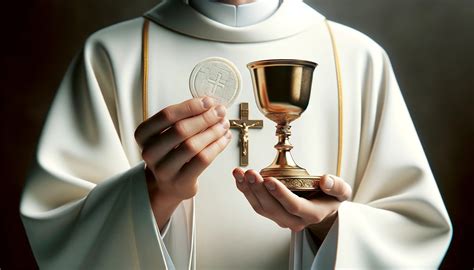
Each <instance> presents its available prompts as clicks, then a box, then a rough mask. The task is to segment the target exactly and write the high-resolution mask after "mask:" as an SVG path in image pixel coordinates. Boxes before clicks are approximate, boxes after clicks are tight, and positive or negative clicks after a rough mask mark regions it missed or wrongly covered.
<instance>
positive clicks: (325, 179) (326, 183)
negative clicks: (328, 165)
mask: <svg viewBox="0 0 474 270" xmlns="http://www.w3.org/2000/svg"><path fill="white" fill-rule="evenodd" d="M320 187H321V189H323V190H327V191H328V190H331V189H332V188H333V187H334V178H333V177H332V176H331V175H329V174H325V175H323V176H322V177H321V180H320Z"/></svg>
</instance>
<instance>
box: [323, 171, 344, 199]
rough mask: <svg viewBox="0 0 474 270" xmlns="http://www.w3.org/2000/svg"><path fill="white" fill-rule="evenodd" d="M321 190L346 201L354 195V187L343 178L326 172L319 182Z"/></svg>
mask: <svg viewBox="0 0 474 270" xmlns="http://www.w3.org/2000/svg"><path fill="white" fill-rule="evenodd" d="M319 186H320V188H321V190H322V191H323V192H324V193H326V194H328V195H330V196H333V197H336V198H337V199H338V200H339V201H341V202H342V201H345V200H347V199H349V198H350V197H351V196H352V188H351V186H349V184H347V183H346V182H345V181H344V180H343V179H342V178H340V177H337V176H334V175H328V174H325V175H323V176H322V177H321V180H320V182H319Z"/></svg>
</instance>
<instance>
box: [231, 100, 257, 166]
mask: <svg viewBox="0 0 474 270" xmlns="http://www.w3.org/2000/svg"><path fill="white" fill-rule="evenodd" d="M239 114H240V119H236V120H229V122H230V128H238V129H239V131H240V134H239V135H240V136H239V144H240V166H247V165H248V164H249V128H252V129H256V128H258V129H260V128H263V120H249V104H248V103H246V102H244V103H240V112H239Z"/></svg>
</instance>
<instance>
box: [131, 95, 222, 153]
mask: <svg viewBox="0 0 474 270" xmlns="http://www.w3.org/2000/svg"><path fill="white" fill-rule="evenodd" d="M214 104H215V100H214V99H213V98H211V97H204V98H193V99H189V100H186V101H183V102H181V103H179V104H174V105H171V106H168V107H166V108H164V109H163V110H161V111H159V112H158V113H156V114H155V115H153V116H152V117H150V118H149V119H147V120H145V121H144V122H143V123H141V124H140V125H139V126H138V127H137V129H136V130H135V140H136V141H137V143H138V145H140V146H143V144H144V143H145V142H146V141H147V140H148V138H150V137H151V136H153V135H154V134H159V133H161V132H163V131H164V130H165V129H167V128H168V127H170V126H171V125H173V124H174V123H176V122H178V121H179V120H182V119H186V118H189V117H192V116H195V115H199V114H202V113H203V112H205V111H207V110H208V109H210V108H211V107H212V106H213V105H214Z"/></svg>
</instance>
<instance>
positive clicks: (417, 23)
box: [0, 0, 474, 269]
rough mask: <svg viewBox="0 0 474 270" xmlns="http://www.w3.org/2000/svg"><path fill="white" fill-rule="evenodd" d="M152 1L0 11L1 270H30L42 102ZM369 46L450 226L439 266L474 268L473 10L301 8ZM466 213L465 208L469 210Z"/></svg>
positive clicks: (339, 2)
mask: <svg viewBox="0 0 474 270" xmlns="http://www.w3.org/2000/svg"><path fill="white" fill-rule="evenodd" d="M156 2H157V1H152V0H135V1H133V2H132V1H129V0H128V1H127V0H102V1H96V0H82V1H80V0H69V1H60V0H45V1H31V0H30V1H16V2H15V1H10V2H8V4H7V3H2V6H3V8H2V15H1V16H0V17H1V19H2V24H1V25H2V26H3V30H2V32H1V35H2V37H3V38H2V41H1V44H2V57H1V59H2V65H1V67H2V69H1V70H2V72H1V82H2V91H1V99H0V100H1V107H0V108H1V111H0V112H1V117H2V132H1V140H0V141H1V157H2V159H3V162H1V166H2V170H1V174H2V175H1V178H0V179H1V181H2V183H1V196H0V198H1V201H0V210H1V212H0V214H1V223H0V239H1V242H0V246H1V253H0V268H1V269H33V268H35V267H36V266H35V262H34V259H33V256H32V253H31V251H30V249H29V246H28V242H27V239H26V237H25V233H24V230H23V227H22V225H21V222H20V219H19V215H18V203H19V196H20V191H21V188H22V185H23V181H24V178H25V174H26V172H27V169H28V167H29V165H30V163H31V159H32V157H33V153H34V148H35V145H36V142H37V138H38V135H39V133H40V130H41V126H42V124H43V121H44V118H45V116H46V112H47V110H48V107H49V104H50V102H51V100H52V98H53V96H54V93H55V90H56V88H57V86H58V84H59V82H60V80H61V78H62V76H63V75H64V72H65V70H66V68H67V65H68V64H69V62H70V61H71V59H72V57H73V56H74V54H75V53H76V52H77V51H78V50H80V48H81V46H82V44H83V42H84V40H85V38H86V37H87V36H88V35H90V34H91V33H92V32H94V31H96V30H98V29H100V28H102V27H105V26H107V25H110V24H113V23H116V22H119V21H122V20H125V19H129V18H133V17H136V16H140V15H141V14H142V13H143V12H144V11H146V10H148V9H149V8H151V7H152V6H153V5H155V4H156ZM306 2H307V3H309V4H310V5H312V6H313V7H315V8H316V9H318V10H319V11H321V12H322V13H323V14H326V16H327V17H328V18H330V19H332V20H335V21H338V22H341V23H343V24H346V25H349V26H352V27H353V28H356V29H358V30H360V31H362V32H364V33H366V34H368V35H369V36H371V37H372V38H373V39H374V40H376V41H377V42H378V43H379V44H381V45H382V46H383V47H384V48H385V49H386V51H387V52H388V54H389V55H390V57H391V60H392V63H393V66H394V69H395V72H396V74H397V78H398V81H399V83H400V86H401V89H402V91H403V94H404V96H405V99H406V102H407V104H408V107H409V109H410V111H411V114H412V117H413V120H414V122H415V125H416V127H417V129H418V132H419V135H420V138H421V141H422V143H423V146H424V148H425V151H426V154H427V155H428V159H429V161H430V163H431V166H432V169H433V171H434V174H435V176H436V177H437V181H438V185H439V187H440V189H441V193H442V195H443V197H444V199H445V202H446V205H447V207H448V211H449V213H450V216H451V219H452V221H453V224H454V230H455V233H454V238H453V243H452V245H451V248H450V250H449V252H448V254H447V256H446V258H445V260H444V262H443V267H444V268H448V267H449V268H459V267H461V266H462V267H463V268H472V267H473V266H474V263H473V260H472V258H471V257H470V255H471V254H470V253H471V252H470V251H469V250H472V243H473V242H474V237H473V232H472V229H473V218H472V217H471V216H470V215H469V213H468V209H469V208H472V206H473V202H474V200H473V197H474V196H473V195H471V190H472V188H473V184H472V181H473V180H474V179H473V169H472V166H473V165H474V163H473V158H472V155H471V153H472V152H473V150H474V149H473V143H472V139H473V138H474V132H473V131H474V128H473V126H474V112H473V109H472V108H471V106H472V104H473V101H474V98H473V87H474V76H473V74H472V72H473V71H474V65H473V61H474V52H473V48H474V34H473V33H474V32H473V30H472V29H473V26H474V2H473V1H472V0H458V1H446V0H399V1H388V0H359V1H353V0H352V1H351V0H313V1H306ZM470 213H472V209H471V212H470Z"/></svg>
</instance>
